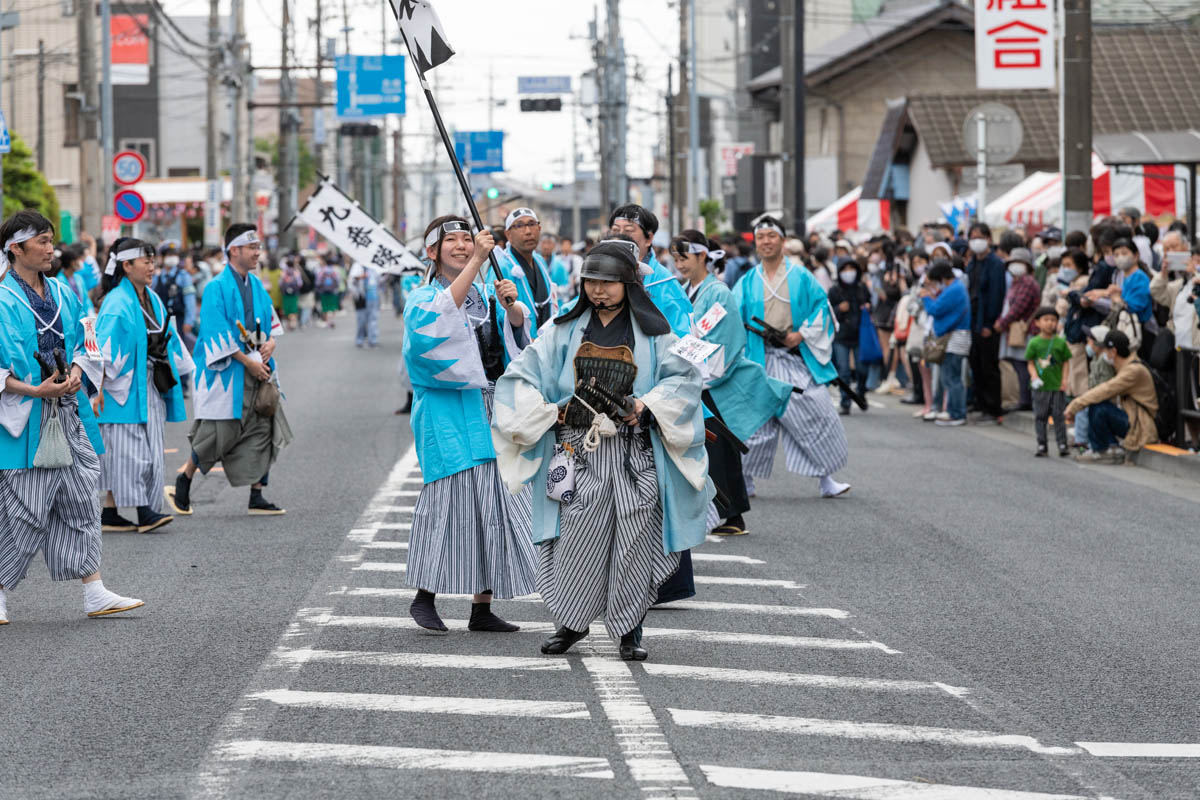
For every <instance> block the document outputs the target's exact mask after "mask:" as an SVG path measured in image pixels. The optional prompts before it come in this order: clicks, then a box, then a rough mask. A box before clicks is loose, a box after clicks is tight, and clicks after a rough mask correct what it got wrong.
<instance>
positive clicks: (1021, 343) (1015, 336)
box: [1008, 319, 1029, 350]
mask: <svg viewBox="0 0 1200 800" xmlns="http://www.w3.org/2000/svg"><path fill="white" fill-rule="evenodd" d="M1028 340H1029V323H1028V322H1026V321H1025V320H1023V319H1019V320H1017V321H1016V322H1013V323H1012V324H1010V325H1009V326H1008V346H1009V347H1014V348H1017V347H1019V348H1021V349H1022V350H1024V349H1025V343H1026V342H1027V341H1028Z"/></svg>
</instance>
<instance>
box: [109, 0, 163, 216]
mask: <svg viewBox="0 0 1200 800" xmlns="http://www.w3.org/2000/svg"><path fill="white" fill-rule="evenodd" d="M100 49H101V50H102V51H103V52H101V53H100V59H101V62H100V63H101V72H100V76H101V77H100V80H101V83H102V87H101V98H100V126H101V130H102V131H103V133H102V135H103V137H104V157H103V159H102V162H101V164H100V176H99V177H100V181H101V183H100V185H101V187H103V209H104V211H103V212H101V213H105V214H108V213H111V212H112V203H113V183H112V160H113V82H112V4H111V3H110V2H109V0H100ZM151 168H153V166H152V167H151Z"/></svg>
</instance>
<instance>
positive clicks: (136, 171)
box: [112, 150, 146, 186]
mask: <svg viewBox="0 0 1200 800" xmlns="http://www.w3.org/2000/svg"><path fill="white" fill-rule="evenodd" d="M112 169H113V180H115V181H116V182H117V183H119V184H121V185H122V186H132V185H133V184H135V183H137V182H138V181H140V180H141V179H142V178H144V177H146V159H144V158H142V154H141V153H136V152H134V151H133V150H122V151H121V152H120V153H117V154H116V155H115V156H113V167H112Z"/></svg>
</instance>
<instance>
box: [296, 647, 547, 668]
mask: <svg viewBox="0 0 1200 800" xmlns="http://www.w3.org/2000/svg"><path fill="white" fill-rule="evenodd" d="M279 658H280V659H282V660H285V661H291V662H294V663H298V664H308V663H333V664H342V665H345V666H356V667H422V668H428V669H491V670H509V669H515V670H532V671H534V672H563V671H566V672H569V671H570V669H571V665H570V663H569V662H567V661H564V660H561V659H550V658H542V657H539V658H515V657H512V656H459V655H441V654H438V653H373V652H362V651H354V650H313V649H311V648H301V649H296V650H285V651H283V652H281V653H279Z"/></svg>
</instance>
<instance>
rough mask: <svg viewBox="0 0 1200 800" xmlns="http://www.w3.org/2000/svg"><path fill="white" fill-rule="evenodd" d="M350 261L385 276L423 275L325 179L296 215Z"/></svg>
mask: <svg viewBox="0 0 1200 800" xmlns="http://www.w3.org/2000/svg"><path fill="white" fill-rule="evenodd" d="M296 216H297V217H298V218H299V219H302V220H304V221H305V222H307V223H308V226H309V227H310V228H312V229H313V230H315V231H316V232H317V233H319V234H321V235H322V236H324V237H325V238H326V239H327V240H328V241H329V242H331V243H332V244H333V245H335V246H336V247H337V248H338V249H339V250H341V251H342V253H344V254H345V255H346V257H347V258H348V259H350V260H351V261H354V262H357V263H359V264H371V265H374V266H376V267H378V268H379V269H381V270H382V271H383V272H385V273H393V274H399V273H401V272H409V271H416V272H423V271H424V269H425V266H424V265H423V264H422V263H421V261H420V260H419V259H418V258H417V257H416V256H414V255H413V254H412V252H410V251H409V250H408V248H406V247H405V246H404V245H403V244H402V243H401V242H400V240H399V239H397V238H396V237H395V236H393V235H392V232H391V231H389V230H388V229H387V228H385V227H384V226H383V225H380V224H379V223H378V222H376V221H375V218H374V217H372V216H371V215H370V214H368V213H367V212H366V211H364V210H363V209H362V207H361V206H359V204H358V201H356V200H354V199H352V198H351V197H350V196H348V195H347V194H346V193H345V192H343V191H342V190H341V189H339V188H338V187H337V184H335V183H334V182H333V179H332V178H326V179H325V180H323V181H322V182H321V185H320V186H318V187H317V190H316V191H315V192H313V194H312V196H311V197H309V198H308V202H307V203H305V204H304V207H303V208H301V209H300V210H299V211H298V212H296Z"/></svg>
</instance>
